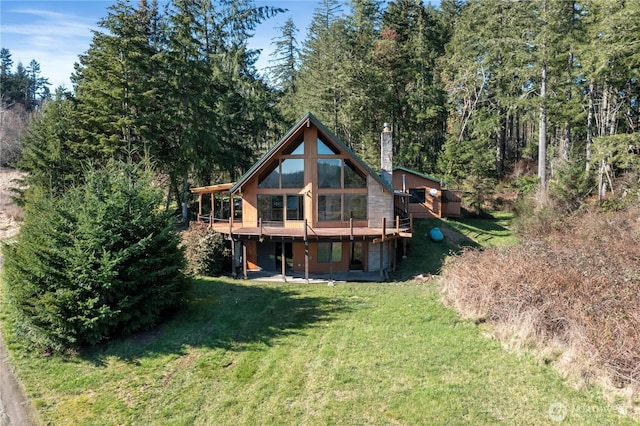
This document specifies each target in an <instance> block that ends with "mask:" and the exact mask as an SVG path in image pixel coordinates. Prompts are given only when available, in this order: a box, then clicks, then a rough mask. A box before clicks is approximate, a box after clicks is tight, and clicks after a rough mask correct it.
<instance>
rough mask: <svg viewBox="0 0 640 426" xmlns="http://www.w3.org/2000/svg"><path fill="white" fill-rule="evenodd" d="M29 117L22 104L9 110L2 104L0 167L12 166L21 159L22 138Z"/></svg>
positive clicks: (0, 104)
mask: <svg viewBox="0 0 640 426" xmlns="http://www.w3.org/2000/svg"><path fill="white" fill-rule="evenodd" d="M28 115H29V114H28V113H27V111H26V110H25V109H24V106H22V105H21V104H16V105H14V106H12V107H11V108H7V107H6V106H4V105H3V104H2V103H0V167H6V166H11V165H13V164H14V163H15V162H16V161H17V160H18V158H19V157H20V153H21V152H22V147H21V145H20V137H21V134H22V132H23V131H24V130H25V128H26V126H27V120H28Z"/></svg>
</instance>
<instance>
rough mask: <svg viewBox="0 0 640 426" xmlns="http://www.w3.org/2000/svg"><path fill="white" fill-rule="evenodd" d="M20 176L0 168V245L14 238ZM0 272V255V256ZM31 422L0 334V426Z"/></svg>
mask: <svg viewBox="0 0 640 426" xmlns="http://www.w3.org/2000/svg"><path fill="white" fill-rule="evenodd" d="M20 176H21V174H20V173H19V172H17V171H15V170H13V169H5V168H0V241H1V240H6V239H9V238H12V237H14V236H15V235H17V234H18V229H19V223H18V220H19V219H20V218H21V217H22V212H21V210H20V209H19V208H18V207H16V206H14V205H13V204H12V203H11V192H10V188H11V187H13V186H15V183H14V182H13V181H14V180H15V179H17V178H19V177H20ZM0 268H2V255H1V254H0ZM33 424H35V423H34V422H33V420H32V416H31V409H30V407H29V403H28V401H27V400H26V398H25V396H24V392H23V390H22V387H21V386H20V383H19V382H18V380H17V379H16V377H15V375H14V374H13V370H12V368H11V365H10V364H9V355H8V353H7V349H6V347H5V345H4V340H3V339H2V335H1V334H0V426H28V425H33Z"/></svg>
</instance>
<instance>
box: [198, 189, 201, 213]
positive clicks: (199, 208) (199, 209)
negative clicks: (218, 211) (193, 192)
mask: <svg viewBox="0 0 640 426" xmlns="http://www.w3.org/2000/svg"><path fill="white" fill-rule="evenodd" d="M200 216H202V193H200V194H198V219H200Z"/></svg>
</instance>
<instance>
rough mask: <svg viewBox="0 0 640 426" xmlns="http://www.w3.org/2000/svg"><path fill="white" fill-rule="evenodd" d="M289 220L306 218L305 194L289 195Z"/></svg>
mask: <svg viewBox="0 0 640 426" xmlns="http://www.w3.org/2000/svg"><path fill="white" fill-rule="evenodd" d="M287 220H304V196H302V195H287Z"/></svg>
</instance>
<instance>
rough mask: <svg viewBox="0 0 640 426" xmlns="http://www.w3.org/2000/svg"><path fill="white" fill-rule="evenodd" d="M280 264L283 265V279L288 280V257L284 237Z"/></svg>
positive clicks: (281, 244)
mask: <svg viewBox="0 0 640 426" xmlns="http://www.w3.org/2000/svg"><path fill="white" fill-rule="evenodd" d="M280 247H281V249H280V265H281V267H282V281H284V282H285V283H286V282H287V259H286V258H285V250H284V239H283V240H282V242H281V243H280Z"/></svg>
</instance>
